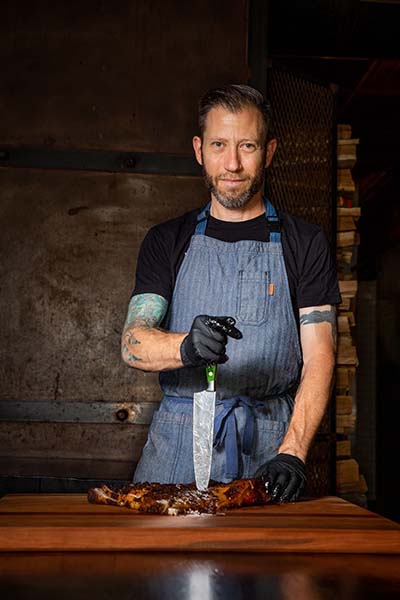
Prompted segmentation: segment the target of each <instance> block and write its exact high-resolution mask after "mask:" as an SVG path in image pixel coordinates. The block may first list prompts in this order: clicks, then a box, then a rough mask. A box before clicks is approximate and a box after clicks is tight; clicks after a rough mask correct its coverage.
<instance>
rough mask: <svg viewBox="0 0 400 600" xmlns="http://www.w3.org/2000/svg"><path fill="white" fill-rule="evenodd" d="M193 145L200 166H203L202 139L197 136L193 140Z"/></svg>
mask: <svg viewBox="0 0 400 600" xmlns="http://www.w3.org/2000/svg"><path fill="white" fill-rule="evenodd" d="M192 144H193V150H194V153H195V155H196V160H197V162H198V163H199V165H203V159H202V156H201V138H199V136H198V135H195V136H194V138H193V140H192Z"/></svg>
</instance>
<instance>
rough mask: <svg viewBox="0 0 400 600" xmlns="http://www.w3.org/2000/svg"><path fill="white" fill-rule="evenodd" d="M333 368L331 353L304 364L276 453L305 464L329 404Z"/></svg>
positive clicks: (333, 359)
mask: <svg viewBox="0 0 400 600" xmlns="http://www.w3.org/2000/svg"><path fill="white" fill-rule="evenodd" d="M334 366H335V356H334V353H333V352H332V353H329V352H328V353H323V354H318V355H316V356H314V357H312V358H310V360H309V361H308V362H307V364H305V365H304V367H303V371H302V376H301V381H300V385H299V388H298V390H297V394H296V399H295V406H294V410H293V415H292V418H291V421H290V424H289V428H288V430H287V433H286V435H285V437H284V439H283V442H282V444H281V446H280V448H279V452H284V453H286V454H293V455H294V456H297V457H298V458H300V459H301V460H303V461H304V462H305V460H306V457H307V453H308V450H309V448H310V445H311V442H312V440H313V438H314V436H315V434H316V432H317V430H318V427H319V425H320V423H321V420H322V417H323V416H324V413H325V410H326V408H327V405H328V402H329V398H330V395H331V390H332V378H333V370H334Z"/></svg>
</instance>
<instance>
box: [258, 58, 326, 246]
mask: <svg viewBox="0 0 400 600" xmlns="http://www.w3.org/2000/svg"><path fill="white" fill-rule="evenodd" d="M268 97H269V98H270V101H271V104H272V108H273V114H274V134H275V136H276V138H277V140H278V149H277V151H276V154H275V157H274V160H273V162H272V165H271V168H270V170H269V171H268V181H267V193H268V194H269V195H270V197H271V199H272V201H273V202H274V204H275V205H276V207H277V208H280V209H281V210H284V211H285V212H288V213H290V214H293V215H297V216H299V217H302V218H304V219H305V220H306V221H309V222H311V223H316V224H317V225H320V226H321V227H322V228H323V229H324V231H325V233H326V235H327V236H328V239H331V237H332V198H333V196H332V191H333V186H334V183H335V181H334V177H333V173H334V170H333V169H334V165H333V160H334V144H335V140H334V130H333V119H334V94H333V92H332V91H331V90H330V89H329V88H327V87H325V86H323V85H321V84H318V83H315V82H311V81H307V80H305V79H302V78H301V77H299V76H297V75H294V74H293V73H289V72H287V71H284V70H281V69H277V68H275V67H271V68H270V69H269V70H268Z"/></svg>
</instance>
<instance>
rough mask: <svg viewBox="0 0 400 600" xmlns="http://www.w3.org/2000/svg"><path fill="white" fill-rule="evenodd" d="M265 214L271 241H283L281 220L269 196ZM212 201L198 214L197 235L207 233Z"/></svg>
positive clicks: (266, 199) (265, 200)
mask: <svg viewBox="0 0 400 600" xmlns="http://www.w3.org/2000/svg"><path fill="white" fill-rule="evenodd" d="M264 204H265V216H266V218H267V221H268V228H269V232H270V234H269V241H270V242H277V243H280V241H281V220H280V218H279V217H278V214H277V212H276V210H275V208H274V206H273V205H272V204H271V202H270V200H268V198H264ZM210 207H211V202H209V203H208V204H206V206H205V207H204V208H203V210H202V211H201V212H200V213H199V214H198V215H197V225H196V229H195V232H194V233H195V235H205V233H206V228H207V221H208V217H209V216H210Z"/></svg>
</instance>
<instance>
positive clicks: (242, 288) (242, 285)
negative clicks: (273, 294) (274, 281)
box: [237, 271, 268, 325]
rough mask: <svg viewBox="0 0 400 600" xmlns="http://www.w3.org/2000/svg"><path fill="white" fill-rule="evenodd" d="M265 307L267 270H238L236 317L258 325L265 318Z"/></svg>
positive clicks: (266, 300)
mask: <svg viewBox="0 0 400 600" xmlns="http://www.w3.org/2000/svg"><path fill="white" fill-rule="evenodd" d="M267 308H268V273H267V271H239V294H238V306H237V316H238V319H239V320H240V321H242V323H247V324H249V325H260V324H261V323H263V322H264V321H265V320H266V319H267Z"/></svg>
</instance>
